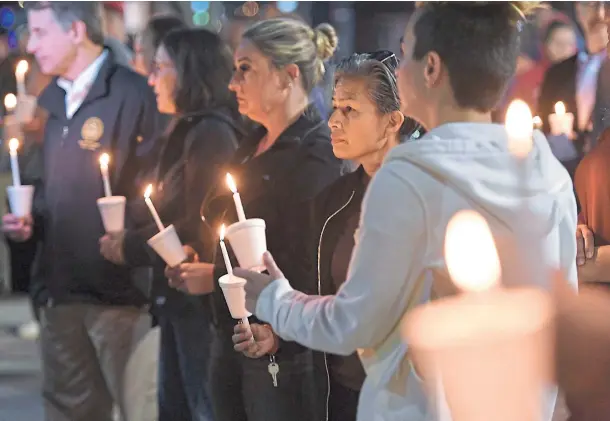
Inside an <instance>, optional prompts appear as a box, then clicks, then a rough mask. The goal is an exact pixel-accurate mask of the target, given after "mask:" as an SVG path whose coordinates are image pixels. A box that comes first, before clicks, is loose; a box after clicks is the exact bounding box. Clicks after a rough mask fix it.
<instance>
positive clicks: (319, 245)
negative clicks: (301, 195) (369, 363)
mask: <svg viewBox="0 0 610 421" xmlns="http://www.w3.org/2000/svg"><path fill="white" fill-rule="evenodd" d="M366 178H367V176H366V174H365V172H364V169H363V168H362V167H359V168H358V169H357V170H356V171H354V172H352V173H349V174H346V175H344V176H343V177H341V178H339V179H338V180H337V181H335V182H334V183H333V184H331V185H330V186H328V187H327V188H326V189H325V190H324V191H323V192H321V193H320V194H319V195H318V196H317V197H316V198H315V201H314V203H313V205H312V226H313V227H314V231H315V239H316V242H315V249H314V250H312V253H315V256H314V257H313V259H314V261H316V262H317V265H316V266H317V267H316V278H315V279H316V280H317V286H318V289H317V291H316V292H315V293H316V294H318V295H334V294H336V293H337V285H339V284H342V283H343V282H345V279H333V271H332V264H333V257H334V255H335V253H336V252H337V245H338V243H339V240H340V238H341V237H342V236H343V235H353V234H355V232H354V233H346V232H345V231H346V229H347V228H348V225H350V226H351V224H349V222H348V221H349V220H350V219H351V218H358V219H359V218H360V209H361V206H362V200H363V199H364V193H365V191H366V185H367V183H366ZM341 252H342V253H347V254H349V255H350V256H351V252H352V250H342V251H341ZM324 358H326V359H327V364H325V365H324V367H320V369H323V371H322V372H323V373H324V374H325V375H326V376H327V378H330V375H331V373H330V372H329V368H328V367H329V366H331V365H332V364H337V365H338V366H341V369H340V370H341V371H340V373H341V377H342V379H335V380H336V381H338V382H340V383H343V382H347V383H348V384H345V385H346V386H348V387H350V388H352V389H356V388H358V389H359V388H360V387H362V382H363V381H364V377H365V375H364V371H363V368H362V364H361V362H360V360H359V357H358V356H357V355H356V354H352V355H350V356H348V357H341V356H335V355H324ZM329 360H330V361H329ZM326 384H331V382H326Z"/></svg>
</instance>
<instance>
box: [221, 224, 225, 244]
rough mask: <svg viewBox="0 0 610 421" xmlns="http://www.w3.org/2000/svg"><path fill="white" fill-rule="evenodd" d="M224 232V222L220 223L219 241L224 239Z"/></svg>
mask: <svg viewBox="0 0 610 421" xmlns="http://www.w3.org/2000/svg"><path fill="white" fill-rule="evenodd" d="M225 232H226V229H225V224H222V225H221V226H220V241H224V239H225Z"/></svg>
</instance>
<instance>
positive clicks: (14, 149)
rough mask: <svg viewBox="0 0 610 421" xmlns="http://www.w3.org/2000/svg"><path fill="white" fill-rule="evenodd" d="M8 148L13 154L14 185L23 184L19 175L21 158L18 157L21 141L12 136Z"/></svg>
mask: <svg viewBox="0 0 610 421" xmlns="http://www.w3.org/2000/svg"><path fill="white" fill-rule="evenodd" d="M8 149H9V152H10V155H11V171H12V173H13V186H16V187H17V186H21V177H20V175H19V159H18V157H17V149H19V141H18V140H17V139H15V138H12V139H11V140H9V142H8Z"/></svg>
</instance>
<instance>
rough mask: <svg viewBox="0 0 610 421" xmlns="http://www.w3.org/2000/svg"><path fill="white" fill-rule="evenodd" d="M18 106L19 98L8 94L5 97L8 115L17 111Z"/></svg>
mask: <svg viewBox="0 0 610 421" xmlns="http://www.w3.org/2000/svg"><path fill="white" fill-rule="evenodd" d="M16 106H17V97H16V96H15V94H6V96H5V97H4V109H5V110H6V113H7V114H10V113H12V112H13V111H15V107H16Z"/></svg>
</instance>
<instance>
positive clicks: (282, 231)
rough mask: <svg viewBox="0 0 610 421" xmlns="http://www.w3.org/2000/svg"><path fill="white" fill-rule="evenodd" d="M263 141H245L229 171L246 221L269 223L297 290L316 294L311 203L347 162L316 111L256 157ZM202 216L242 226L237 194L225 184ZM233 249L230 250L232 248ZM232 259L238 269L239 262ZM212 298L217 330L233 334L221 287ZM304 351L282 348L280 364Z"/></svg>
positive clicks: (272, 244)
mask: <svg viewBox="0 0 610 421" xmlns="http://www.w3.org/2000/svg"><path fill="white" fill-rule="evenodd" d="M263 135H264V131H257V132H256V133H255V134H254V135H253V136H252V138H251V139H248V140H245V141H244V143H243V145H242V146H241V147H240V148H239V149H238V151H237V153H236V155H235V159H234V160H233V163H232V165H229V166H228V167H227V171H228V172H230V173H231V174H232V175H233V177H234V179H235V180H236V183H237V187H238V190H239V193H240V195H241V199H242V203H243V206H244V210H245V213H246V217H247V218H262V219H264V220H265V223H266V236H267V248H268V250H269V251H270V252H271V253H273V256H274V258H275V260H276V261H277V262H278V264H279V266H280V267H281V268H282V269H283V270H284V273H285V274H286V276H287V277H288V278H289V279H290V280H291V282H292V285H293V287H294V288H295V289H298V290H300V291H303V292H305V293H307V294H315V293H316V292H317V286H316V283H315V277H314V276H313V274H314V270H313V269H314V265H315V262H314V261H312V259H311V254H310V253H309V250H311V244H312V243H313V236H312V232H311V229H310V227H308V224H309V222H310V213H309V210H310V209H311V208H310V206H311V199H313V198H314V197H315V196H316V195H317V194H318V193H319V192H320V191H321V190H322V189H324V188H325V187H326V186H328V185H329V184H330V183H332V182H333V181H334V180H336V179H337V178H338V177H339V176H340V175H341V172H342V162H341V161H340V160H338V159H337V158H336V157H335V156H334V154H333V151H332V145H331V143H330V131H329V129H328V126H327V124H326V122H325V121H324V120H322V119H321V118H320V116H319V114H318V113H317V111H316V110H315V109H314V108H313V107H312V106H310V107H308V108H307V109H306V111H305V112H304V113H303V114H302V115H301V117H300V118H299V119H298V120H297V121H296V122H295V123H293V124H292V125H291V126H290V127H288V128H287V129H286V130H285V131H284V133H282V134H281V135H280V137H279V138H278V139H277V141H276V142H275V143H274V144H273V146H272V147H271V148H270V149H269V150H267V151H266V152H264V153H263V154H261V155H259V156H256V157H253V155H254V153H255V151H256V148H257V145H258V143H259V141H260V140H261V139H262V137H263ZM225 172H226V171H225ZM202 215H203V216H204V217H205V218H206V222H207V223H208V224H210V226H211V227H212V229H216V230H217V229H218V227H219V226H220V224H221V223H225V224H226V225H227V226H228V225H230V224H231V223H233V222H235V221H237V215H236V211H235V205H234V202H233V199H232V195H231V192H230V191H229V189H228V188H227V186H226V185H225V184H224V183H222V184H218V185H217V188H216V190H215V191H212V192H211V194H210V195H209V196H208V197H207V198H206V200H205V201H204V204H203V206H202ZM228 248H229V250H230V242H228ZM215 249H216V255H215V260H214V262H215V271H214V278H215V280H216V282H218V279H219V278H220V276H222V275H224V274H225V273H226V268H225V265H224V262H223V258H222V254H221V252H220V248H219V247H218V246H217V245H216V246H215ZM230 254H232V252H231V251H230ZM231 257H232V261H233V264H234V265H237V261H236V260H235V259H234V256H231ZM211 295H212V300H211V302H212V306H213V307H212V310H213V319H214V320H215V323H216V325H217V326H218V327H219V328H220V329H222V330H225V331H227V333H228V332H232V331H233V326H234V325H235V320H233V319H232V318H231V315H230V313H229V310H228V308H227V305H226V302H225V299H224V296H223V295H222V291H221V289H220V287H219V285H218V284H217V285H216V289H215V292H214V293H212V294H211ZM302 351H304V348H303V347H301V346H300V345H298V344H296V343H292V342H291V343H287V342H282V344H281V346H280V351H279V352H278V358H280V356H281V355H289V354H293V353H298V352H302Z"/></svg>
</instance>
